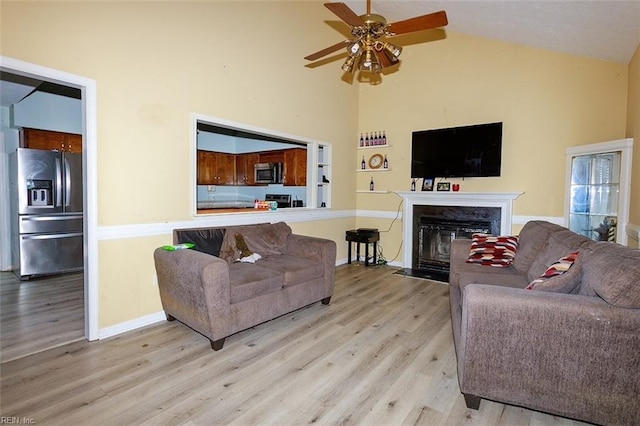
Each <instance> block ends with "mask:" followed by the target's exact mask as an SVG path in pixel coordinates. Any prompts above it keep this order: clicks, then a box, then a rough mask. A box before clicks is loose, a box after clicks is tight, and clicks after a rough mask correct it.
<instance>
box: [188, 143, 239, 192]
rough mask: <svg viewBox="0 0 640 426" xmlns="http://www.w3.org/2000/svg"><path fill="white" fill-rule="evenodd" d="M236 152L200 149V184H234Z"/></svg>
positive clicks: (198, 176) (198, 180) (198, 181)
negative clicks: (228, 152)
mask: <svg viewBox="0 0 640 426" xmlns="http://www.w3.org/2000/svg"><path fill="white" fill-rule="evenodd" d="M235 157H236V156H235V155H234V154H227V153H224V152H214V151H203V150H198V164H197V172H196V175H197V183H198V185H234V184H235V179H236V159H235Z"/></svg>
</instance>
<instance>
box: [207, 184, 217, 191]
mask: <svg viewBox="0 0 640 426" xmlns="http://www.w3.org/2000/svg"><path fill="white" fill-rule="evenodd" d="M207 192H216V186H215V185H207Z"/></svg>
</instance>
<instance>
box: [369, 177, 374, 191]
mask: <svg viewBox="0 0 640 426" xmlns="http://www.w3.org/2000/svg"><path fill="white" fill-rule="evenodd" d="M373 188H374V185H373V176H372V177H371V182H369V191H373Z"/></svg>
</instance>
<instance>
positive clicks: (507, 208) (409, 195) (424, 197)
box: [398, 191, 522, 268]
mask: <svg viewBox="0 0 640 426" xmlns="http://www.w3.org/2000/svg"><path fill="white" fill-rule="evenodd" d="M398 195H400V196H401V197H402V198H403V200H404V203H403V204H404V211H403V214H402V217H403V232H402V236H403V241H404V245H403V247H404V250H403V254H402V265H403V267H404V268H411V257H412V252H413V229H412V228H413V206H416V205H418V206H464V207H499V208H500V234H501V235H510V234H511V232H512V231H511V226H512V222H513V200H515V199H516V198H518V197H519V196H520V195H522V192H413V191H412V192H398Z"/></svg>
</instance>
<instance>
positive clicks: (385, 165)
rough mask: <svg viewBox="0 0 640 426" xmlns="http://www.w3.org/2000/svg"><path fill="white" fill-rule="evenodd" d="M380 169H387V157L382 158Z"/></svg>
mask: <svg viewBox="0 0 640 426" xmlns="http://www.w3.org/2000/svg"><path fill="white" fill-rule="evenodd" d="M382 167H383V168H385V169H388V168H389V162H388V161H387V156H386V155H385V156H384V161H383V162H382Z"/></svg>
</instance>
